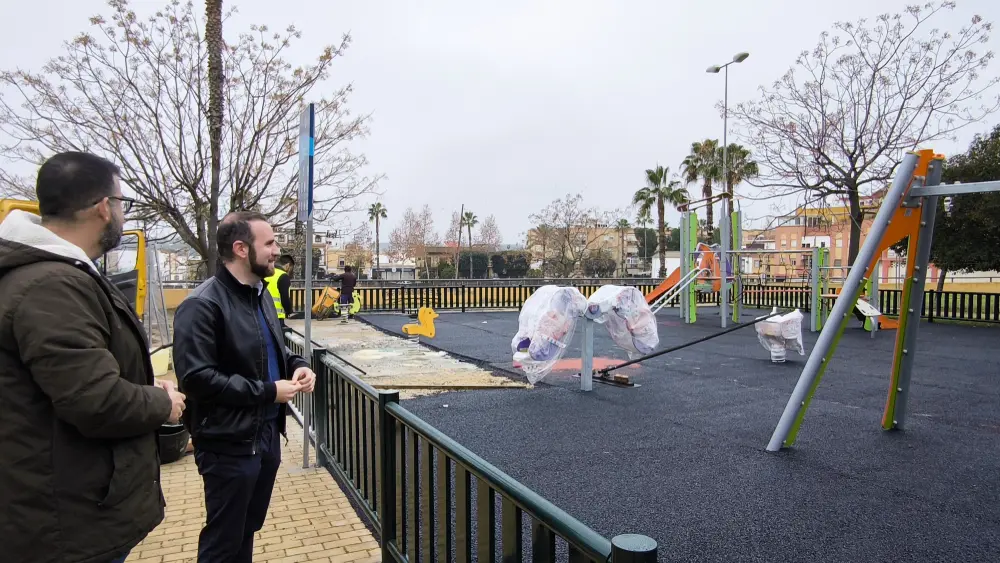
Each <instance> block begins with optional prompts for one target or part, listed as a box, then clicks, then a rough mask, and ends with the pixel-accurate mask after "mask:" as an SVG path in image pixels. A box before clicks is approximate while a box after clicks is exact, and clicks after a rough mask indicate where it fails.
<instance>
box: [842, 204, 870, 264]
mask: <svg viewBox="0 0 1000 563" xmlns="http://www.w3.org/2000/svg"><path fill="white" fill-rule="evenodd" d="M847 189H848V192H847V200H848V202H849V204H850V207H851V240H850V242H849V244H848V249H847V265H848V266H853V265H854V259H855V258H857V257H858V250H859V249H860V248H861V222H862V221H864V219H865V213H864V211H863V210H862V209H861V198H860V197H859V196H858V187H857V186H848V188H847ZM862 267H865V268H867V267H868V265H867V264H862Z"/></svg>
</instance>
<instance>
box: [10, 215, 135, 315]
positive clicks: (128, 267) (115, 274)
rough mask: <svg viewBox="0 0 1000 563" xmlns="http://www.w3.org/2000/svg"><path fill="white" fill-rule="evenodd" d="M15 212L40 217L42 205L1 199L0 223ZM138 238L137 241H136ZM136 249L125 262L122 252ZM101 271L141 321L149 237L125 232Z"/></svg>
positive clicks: (104, 258)
mask: <svg viewBox="0 0 1000 563" xmlns="http://www.w3.org/2000/svg"><path fill="white" fill-rule="evenodd" d="M14 210H20V211H27V212H28V213H34V214H35V215H38V202H36V201H25V200H21V199H0V221H3V220H4V219H5V218H6V217H7V214H8V213H10V212H11V211H14ZM133 239H134V240H133ZM122 248H124V249H133V248H134V249H135V261H134V263H132V261H131V260H125V261H126V262H128V263H126V264H122V263H121V262H122V261H123V258H124V256H125V254H124V253H123V252H122V251H121V250H120V249H122ZM97 265H98V269H100V270H101V271H102V272H103V273H104V275H105V276H106V277H107V278H108V280H110V281H111V283H113V284H115V285H116V286H118V289H120V290H121V291H122V293H124V294H125V297H127V298H128V300H129V303H130V304H131V305H132V308H133V309H134V310H135V314H136V316H137V317H139V318H140V319H141V318H142V315H143V313H144V312H145V306H146V291H147V287H146V280H147V272H146V267H145V266H146V234H145V233H143V232H142V231H125V232H124V233H123V234H122V244H121V246H119V248H118V249H115V250H112V251H110V252H108V253H107V254H105V255H104V256H102V257H101V258H100V259H99V260H98V261H97Z"/></svg>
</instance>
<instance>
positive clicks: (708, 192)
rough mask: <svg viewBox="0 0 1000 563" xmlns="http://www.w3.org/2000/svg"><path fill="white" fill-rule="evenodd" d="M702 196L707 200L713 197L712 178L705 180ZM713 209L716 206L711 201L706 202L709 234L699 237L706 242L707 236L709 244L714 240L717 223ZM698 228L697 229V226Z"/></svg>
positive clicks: (706, 222)
mask: <svg viewBox="0 0 1000 563" xmlns="http://www.w3.org/2000/svg"><path fill="white" fill-rule="evenodd" d="M701 196H702V197H704V198H706V199H707V198H710V197H712V180H711V179H710V178H705V185H704V186H703V187H702V189H701ZM713 208H714V205H712V202H710V201H706V202H705V224H706V225H708V234H707V235H706V234H704V233H702V236H700V237H698V238H700V239H701V240H705V237H706V236H707V237H708V241H709V242H711V240H712V238H711V237H712V232H713V231H714V227H715V222H714V221H715V209H713ZM696 227H697V225H696Z"/></svg>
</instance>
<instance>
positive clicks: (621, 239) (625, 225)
mask: <svg viewBox="0 0 1000 563" xmlns="http://www.w3.org/2000/svg"><path fill="white" fill-rule="evenodd" d="M631 228H632V225H631V224H630V223H629V222H628V219H626V218H624V217H622V218H621V219H619V220H618V222H617V223H615V230H616V231H618V244H619V254H618V256H619V257H620V258H621V260H620V266H621V274H622V277H625V233H627V232H628V230H629V229H631Z"/></svg>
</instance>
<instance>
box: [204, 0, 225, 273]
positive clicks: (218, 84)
mask: <svg viewBox="0 0 1000 563" xmlns="http://www.w3.org/2000/svg"><path fill="white" fill-rule="evenodd" d="M205 43H206V45H207V48H208V135H209V144H210V147H211V153H212V177H211V182H212V183H211V186H210V188H209V194H210V195H209V201H208V205H209V211H208V233H206V234H207V235H208V237H207V238H208V248H207V249H206V250H207V253H206V255H205V258H206V261H207V262H208V265H209V267H210V268H211V267H212V266H213V265H215V264H216V263H217V262H218V251H217V245H216V238H215V234H216V230H217V229H218V227H219V192H220V191H221V188H220V183H221V174H222V119H223V113H222V93H223V81H224V79H223V76H222V48H223V42H222V0H207V1H206V2H205Z"/></svg>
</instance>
